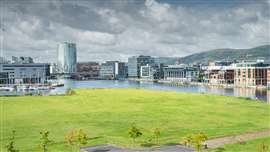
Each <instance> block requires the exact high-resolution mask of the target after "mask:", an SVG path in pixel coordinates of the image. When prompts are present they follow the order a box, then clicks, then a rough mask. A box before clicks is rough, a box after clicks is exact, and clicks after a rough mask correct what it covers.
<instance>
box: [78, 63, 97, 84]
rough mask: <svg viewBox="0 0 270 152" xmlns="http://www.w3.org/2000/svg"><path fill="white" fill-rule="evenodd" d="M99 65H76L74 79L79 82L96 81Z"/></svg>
mask: <svg viewBox="0 0 270 152" xmlns="http://www.w3.org/2000/svg"><path fill="white" fill-rule="evenodd" d="M99 72H100V65H99V63H97V62H80V63H77V73H76V78H77V79H80V80H85V79H98V77H99Z"/></svg>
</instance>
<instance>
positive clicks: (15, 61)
mask: <svg viewBox="0 0 270 152" xmlns="http://www.w3.org/2000/svg"><path fill="white" fill-rule="evenodd" d="M11 63H12V64H29V63H34V60H33V58H31V57H24V56H21V57H15V56H12V57H11Z"/></svg>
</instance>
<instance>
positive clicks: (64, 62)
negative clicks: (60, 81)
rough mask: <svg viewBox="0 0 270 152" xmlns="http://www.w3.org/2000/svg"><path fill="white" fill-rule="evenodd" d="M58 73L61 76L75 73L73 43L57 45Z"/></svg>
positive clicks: (75, 64) (75, 55)
mask: <svg viewBox="0 0 270 152" xmlns="http://www.w3.org/2000/svg"><path fill="white" fill-rule="evenodd" d="M57 51H58V62H57V66H58V71H59V73H63V74H73V73H76V71H77V49H76V44H75V43H68V42H63V43H60V44H58V46H57Z"/></svg>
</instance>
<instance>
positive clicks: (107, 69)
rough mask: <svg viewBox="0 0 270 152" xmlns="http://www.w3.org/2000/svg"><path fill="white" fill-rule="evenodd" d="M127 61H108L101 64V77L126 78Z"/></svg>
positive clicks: (111, 78)
mask: <svg viewBox="0 0 270 152" xmlns="http://www.w3.org/2000/svg"><path fill="white" fill-rule="evenodd" d="M126 73H127V72H126V66H125V63H123V62H119V61H106V62H105V63H102V64H101V66H100V75H99V76H100V78H101V79H110V80H113V79H124V78H126V75H127V74H126Z"/></svg>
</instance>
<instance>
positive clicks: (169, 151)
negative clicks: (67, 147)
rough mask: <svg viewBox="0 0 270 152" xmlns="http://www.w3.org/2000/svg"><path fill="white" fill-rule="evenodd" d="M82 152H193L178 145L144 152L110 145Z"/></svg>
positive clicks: (86, 149) (83, 149)
mask: <svg viewBox="0 0 270 152" xmlns="http://www.w3.org/2000/svg"><path fill="white" fill-rule="evenodd" d="M81 150H82V151H83V152H195V151H194V150H193V149H191V148H187V147H184V146H180V145H173V146H164V147H161V148H155V149H144V150H132V149H123V148H119V147H114V146H112V145H100V146H94V147H88V148H82V149H81Z"/></svg>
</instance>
